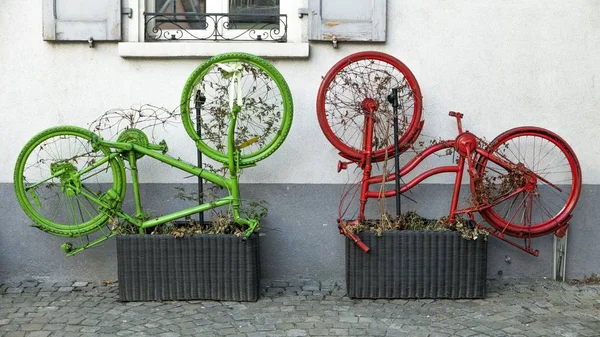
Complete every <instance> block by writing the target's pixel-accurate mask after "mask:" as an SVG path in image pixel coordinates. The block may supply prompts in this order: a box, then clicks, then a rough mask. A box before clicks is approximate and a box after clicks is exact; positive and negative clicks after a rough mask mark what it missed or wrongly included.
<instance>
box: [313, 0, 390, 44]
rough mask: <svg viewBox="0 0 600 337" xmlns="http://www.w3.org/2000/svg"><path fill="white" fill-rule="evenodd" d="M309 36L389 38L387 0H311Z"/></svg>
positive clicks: (365, 39) (379, 39)
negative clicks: (386, 36) (386, 35)
mask: <svg viewBox="0 0 600 337" xmlns="http://www.w3.org/2000/svg"><path fill="white" fill-rule="evenodd" d="M308 9H309V10H308V13H309V20H310V21H309V33H308V38H309V40H318V41H331V40H333V37H334V36H335V38H336V40H338V41H385V25H386V0H361V1H348V0H308Z"/></svg>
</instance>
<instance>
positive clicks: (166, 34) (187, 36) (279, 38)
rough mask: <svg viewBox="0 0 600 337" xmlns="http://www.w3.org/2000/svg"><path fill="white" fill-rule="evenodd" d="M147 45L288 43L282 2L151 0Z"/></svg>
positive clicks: (250, 0)
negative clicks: (162, 42) (237, 42)
mask: <svg viewBox="0 0 600 337" xmlns="http://www.w3.org/2000/svg"><path fill="white" fill-rule="evenodd" d="M148 1H150V4H149V8H148V9H149V10H147V11H146V13H145V14H144V33H145V41H146V42H160V41H173V40H215V41H220V40H227V41H272V42H285V41H286V40H287V16H286V15H285V14H284V15H282V14H280V7H279V0H211V1H207V0H148Z"/></svg>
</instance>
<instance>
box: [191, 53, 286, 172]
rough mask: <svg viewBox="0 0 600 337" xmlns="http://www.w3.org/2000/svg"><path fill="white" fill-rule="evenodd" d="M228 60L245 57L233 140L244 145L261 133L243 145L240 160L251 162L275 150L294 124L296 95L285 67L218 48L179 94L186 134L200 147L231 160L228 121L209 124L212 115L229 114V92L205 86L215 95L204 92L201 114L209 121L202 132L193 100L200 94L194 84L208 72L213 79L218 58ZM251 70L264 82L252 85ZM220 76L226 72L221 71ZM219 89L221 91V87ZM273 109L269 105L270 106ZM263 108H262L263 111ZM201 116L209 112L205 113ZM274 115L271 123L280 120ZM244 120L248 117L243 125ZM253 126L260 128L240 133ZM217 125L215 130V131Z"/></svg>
mask: <svg viewBox="0 0 600 337" xmlns="http://www.w3.org/2000/svg"><path fill="white" fill-rule="evenodd" d="M226 63H241V64H242V67H244V73H243V74H242V80H241V81H240V82H244V81H245V82H244V84H243V86H242V91H243V94H242V99H243V103H242V109H241V111H240V112H239V113H238V123H237V124H236V137H235V141H236V146H238V148H239V147H243V146H244V145H243V144H244V143H247V142H251V141H252V140H253V139H258V141H254V142H253V144H252V145H250V146H246V147H244V148H243V149H241V155H240V165H241V166H246V165H251V164H254V163H256V162H258V161H260V160H263V159H265V158H267V157H268V156H270V155H271V154H273V152H275V150H277V149H278V148H279V147H280V146H281V144H282V143H283V141H284V140H285V138H286V137H287V135H288V133H289V130H290V127H291V125H292V119H293V101H292V95H291V92H290V89H289V87H288V85H287V83H286V81H285V79H284V78H283V76H282V75H281V73H279V71H278V70H277V69H276V68H275V67H274V66H273V65H272V64H271V63H269V62H267V61H266V60H264V59H262V58H260V57H258V56H254V55H251V54H246V53H226V54H220V55H217V56H215V57H213V58H211V59H209V60H207V61H206V62H204V63H202V64H201V65H200V66H198V68H196V70H194V71H193V72H192V74H191V75H190V77H189V78H188V80H187V81H186V83H185V86H184V88H183V92H182V94H181V117H182V121H183V125H184V128H185V130H186V132H187V134H188V135H189V136H190V137H191V138H192V139H193V140H194V141H195V143H196V147H197V148H198V149H199V150H200V151H201V152H202V153H204V154H206V155H207V156H208V157H210V158H212V159H214V160H216V161H218V162H221V163H227V162H228V156H227V146H226V144H227V142H226V137H227V126H228V123H220V122H219V123H216V126H215V124H212V125H211V126H209V125H208V123H211V119H210V118H214V119H217V117H218V116H220V118H222V119H223V118H227V117H228V114H229V106H228V105H227V104H228V102H226V101H225V98H226V97H224V96H223V95H222V94H223V93H222V91H223V89H222V88H221V89H218V88H217V89H215V88H214V87H211V88H206V87H204V88H202V89H204V92H207V93H208V92H211V91H214V93H213V95H214V97H213V95H211V97H206V96H207V95H205V97H206V102H205V103H204V105H203V106H208V109H209V111H208V113H201V114H200V115H201V119H202V123H207V124H206V127H204V126H202V127H201V132H202V137H200V136H198V133H197V130H196V125H195V124H196V120H195V119H196V118H195V117H197V116H196V112H195V108H194V107H193V104H194V101H195V99H196V98H197V97H196V96H197V95H198V94H197V91H196V92H194V89H197V88H199V87H201V86H202V85H203V82H204V79H205V78H207V80H206V82H207V83H209V81H208V80H209V79H210V76H212V74H213V73H215V74H216V73H217V72H218V66H219V64H226ZM259 72H261V73H262V75H258V76H259V77H257V73H259ZM248 74H251V75H252V77H253V78H254V80H257V79H258V80H262V81H263V82H264V84H263V87H258V86H251V85H248V84H247V82H248V80H247V79H248V78H250V77H251V76H246V75H248ZM260 76H262V77H260ZM214 77H215V78H216V77H218V75H215V76H214ZM221 79H226V78H224V77H221ZM271 82H272V84H274V85H275V86H276V87H277V89H278V93H275V95H276V96H278V97H271V95H270V94H269V90H272V89H271V88H270V86H269V83H271ZM223 84H224V83H223ZM263 88H266V89H263ZM261 89H262V90H266V93H263V92H261V91H260V90H261ZM197 90H199V89H197ZM219 91H220V92H221V93H219ZM203 95H204V93H203ZM219 95H221V96H219ZM261 95H265V96H261ZM265 97H266V99H265ZM266 101H271V102H272V103H267V102H266ZM271 108H272V109H271ZM210 109H212V110H210ZM269 109H271V110H270V111H269ZM261 114H263V116H262V117H261ZM267 115H268V117H267V118H266V120H263V118H264V117H265V116H267ZM202 116H206V118H204V117H202ZM255 119H258V120H259V121H258V122H255V121H254V120H255ZM205 120H206V121H205ZM251 121H252V122H251ZM273 121H276V122H277V123H273V125H275V124H276V125H275V126H274V127H273V125H271V123H272V122H273ZM244 122H246V124H245V125H244ZM257 125H258V126H257ZM251 127H252V128H258V130H256V129H255V131H246V133H247V136H245V137H242V136H241V135H242V134H244V132H245V131H244V128H246V130H248V129H250V128H251ZM215 128H216V131H217V132H214V131H215V130H214V129H215ZM261 133H263V134H261ZM205 134H207V135H205Z"/></svg>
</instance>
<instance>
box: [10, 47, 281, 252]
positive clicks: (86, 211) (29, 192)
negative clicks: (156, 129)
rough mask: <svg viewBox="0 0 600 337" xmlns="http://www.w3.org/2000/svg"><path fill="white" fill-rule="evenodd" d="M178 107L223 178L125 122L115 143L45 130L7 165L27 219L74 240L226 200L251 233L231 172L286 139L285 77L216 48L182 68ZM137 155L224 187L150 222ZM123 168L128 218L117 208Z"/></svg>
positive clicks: (79, 132)
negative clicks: (131, 204) (129, 197)
mask: <svg viewBox="0 0 600 337" xmlns="http://www.w3.org/2000/svg"><path fill="white" fill-rule="evenodd" d="M180 108H181V117H182V120H183V125H184V127H185V130H186V132H187V133H188V134H189V136H190V137H192V139H193V140H194V141H195V142H196V146H197V147H198V149H199V150H200V151H201V152H202V153H204V154H206V155H207V156H209V157H210V158H212V159H214V160H216V161H218V162H221V163H223V164H224V165H225V166H226V167H227V169H228V172H229V176H228V177H225V176H221V175H219V174H216V173H213V172H211V171H207V170H205V169H202V168H200V167H198V166H194V165H192V164H189V163H187V162H184V161H182V160H180V159H176V158H174V157H171V156H169V155H167V154H166V153H167V151H168V147H167V144H166V142H165V141H164V140H163V141H161V142H159V144H153V143H150V142H149V140H148V137H147V136H146V134H145V133H144V132H143V131H141V130H139V129H135V128H129V129H126V130H124V131H123V132H122V133H120V134H119V136H118V138H117V140H116V141H107V140H104V139H102V138H101V137H100V136H98V135H96V134H95V133H93V132H91V131H89V130H87V129H84V128H80V127H75V126H58V127H54V128H50V129H47V130H45V131H43V132H41V133H39V134H37V135H36V136H35V137H33V139H31V140H30V141H29V142H28V143H27V144H26V145H25V147H24V148H23V150H22V151H21V153H20V154H19V157H18V159H17V163H16V166H15V172H14V182H15V192H16V196H17V200H18V201H19V204H20V205H21V207H22V208H23V210H24V211H25V213H26V214H27V216H28V217H29V218H31V219H32V220H33V221H34V223H35V224H34V226H36V227H38V228H39V229H41V230H43V231H45V232H48V233H50V234H53V235H57V236H65V237H81V236H87V235H89V234H91V233H94V232H96V231H99V230H102V231H103V232H102V233H104V231H106V229H105V228H106V227H107V225H108V224H109V222H110V221H111V220H113V219H121V220H123V221H127V222H129V223H131V224H134V225H135V226H137V227H138V228H139V231H140V233H143V232H144V231H145V230H146V229H147V228H150V227H154V226H157V225H159V224H163V223H166V222H169V221H173V220H176V219H180V218H183V217H186V216H190V215H192V214H195V213H199V212H203V211H206V210H209V209H212V208H216V207H220V206H224V205H231V208H232V209H233V218H234V221H235V222H236V223H238V224H240V225H243V226H246V227H247V229H246V230H245V232H244V234H245V235H246V236H249V235H250V234H251V233H252V232H253V231H254V230H255V228H256V226H257V224H258V220H257V219H247V218H243V217H241V216H240V213H239V208H240V191H239V185H238V174H239V171H240V170H241V169H242V168H245V167H250V166H253V165H255V163H256V162H258V161H260V160H263V159H265V158H266V157H268V156H269V155H271V154H272V153H273V152H274V151H275V150H276V149H277V148H278V147H279V146H280V145H281V144H282V143H283V141H284V139H285V138H286V136H287V134H288V132H289V129H290V126H291V123H292V115H293V103H292V97H291V93H290V90H289V88H288V85H287V83H286V82H285V80H284V79H283V77H282V76H281V74H280V73H279V71H277V69H275V67H273V65H271V64H270V63H269V62H267V61H265V60H263V59H261V58H259V57H257V56H254V55H249V54H245V53H227V54H221V55H218V56H215V57H213V58H211V59H209V60H208V61H206V62H204V63H202V64H201V65H200V66H199V67H198V68H197V69H196V70H195V71H194V72H193V73H192V74H191V75H190V77H189V79H188V80H187V82H186V84H185V86H184V89H183V93H182V97H181V105H180ZM200 135H201V136H200ZM144 156H148V157H150V158H153V159H156V160H158V161H160V162H163V163H165V164H167V165H170V166H173V167H175V168H177V169H180V170H183V171H185V172H188V173H190V174H192V175H196V176H199V177H201V178H202V179H205V180H207V181H209V182H211V183H213V184H216V185H218V186H221V187H224V188H226V189H227V190H228V192H229V193H228V195H227V196H225V197H221V198H217V199H216V200H213V201H211V202H207V203H203V204H200V205H197V206H194V207H189V208H186V209H183V210H180V211H177V212H173V213H170V214H166V215H162V216H159V217H154V218H149V219H148V218H147V217H146V216H144V212H143V208H142V202H141V197H140V193H139V179H138V169H137V163H138V160H139V159H140V158H142V157H144ZM126 165H127V166H128V169H129V170H130V176H131V182H132V186H133V196H134V200H135V215H129V214H126V213H125V212H124V211H123V210H122V208H121V206H122V204H123V201H124V199H125V190H126V175H125V167H126ZM114 235H115V233H114V232H111V231H110V230H108V232H107V233H106V234H103V235H102V236H100V237H99V238H97V239H94V240H88V242H87V243H85V244H83V245H81V246H80V247H73V246H72V245H71V244H70V243H67V244H64V245H62V246H61V248H62V249H63V250H65V252H66V253H67V255H68V256H70V255H73V254H75V253H77V252H80V251H82V250H83V249H86V248H89V247H91V246H94V245H96V244H98V243H100V242H102V241H104V240H106V239H108V238H109V237H111V236H114Z"/></svg>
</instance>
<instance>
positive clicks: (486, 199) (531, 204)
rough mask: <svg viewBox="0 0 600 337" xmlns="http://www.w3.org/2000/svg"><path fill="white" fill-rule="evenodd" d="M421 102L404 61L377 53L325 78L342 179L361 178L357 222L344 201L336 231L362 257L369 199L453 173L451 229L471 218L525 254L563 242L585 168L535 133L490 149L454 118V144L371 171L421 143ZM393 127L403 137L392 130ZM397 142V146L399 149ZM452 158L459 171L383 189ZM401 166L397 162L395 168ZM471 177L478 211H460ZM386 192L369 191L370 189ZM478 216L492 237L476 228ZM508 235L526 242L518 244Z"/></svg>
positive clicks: (524, 132)
mask: <svg viewBox="0 0 600 337" xmlns="http://www.w3.org/2000/svg"><path fill="white" fill-rule="evenodd" d="M421 112H422V97H421V91H420V88H419V85H418V83H417V81H416V79H415V77H414V75H413V74H412V72H411V71H410V70H409V69H408V67H406V66H405V65H404V64H403V63H402V62H400V61H399V60H398V59H396V58H394V57H392V56H390V55H387V54H384V53H380V52H360V53H356V54H352V55H350V56H347V57H345V58H344V59H342V60H341V61H339V62H338V63H336V64H335V65H334V66H333V67H332V68H331V69H330V70H329V72H328V73H327V74H326V76H325V77H324V79H323V81H322V83H321V86H320V88H319V93H318V97H317V115H318V120H319V124H320V126H321V129H322V130H323V132H324V134H325V136H326V138H327V139H328V140H329V141H330V142H331V143H332V144H333V146H334V147H336V148H337V149H338V150H339V154H340V155H341V156H342V157H344V158H345V159H347V160H348V161H345V162H342V161H340V162H339V164H338V172H339V171H341V170H343V169H346V168H347V167H348V165H350V164H357V166H358V167H360V168H361V169H362V170H363V173H362V179H361V181H360V182H359V183H358V184H357V186H356V187H355V188H354V195H353V196H352V197H354V196H355V195H356V193H358V191H360V197H359V210H358V216H357V217H356V218H355V219H344V215H345V214H344V213H345V211H346V210H347V208H348V206H346V207H345V208H344V207H343V205H342V204H343V203H345V205H348V204H349V203H348V200H345V199H346V198H347V197H349V192H351V191H352V189H350V190H348V191H347V192H346V194H344V196H343V197H342V200H341V202H340V213H339V217H338V226H339V229H340V233H342V234H344V235H346V236H348V237H349V238H350V239H352V240H353V241H354V242H355V243H356V244H357V245H358V246H359V247H360V248H361V249H362V250H364V251H368V250H369V248H368V247H367V246H366V245H365V244H364V243H363V242H361V240H360V238H359V237H358V236H357V235H355V234H353V233H352V231H351V230H350V227H351V226H353V225H355V224H357V223H361V222H363V221H364V220H365V207H366V204H367V201H368V199H370V198H385V197H392V196H397V195H399V194H401V193H404V192H407V191H409V190H410V189H412V188H413V187H415V186H416V185H417V184H419V183H420V182H422V181H423V180H425V179H427V178H429V177H431V176H434V175H437V174H441V173H454V174H455V175H456V177H455V180H454V188H453V194H452V198H451V202H450V211H449V214H448V221H449V222H453V221H456V217H457V216H461V215H465V216H467V217H468V218H469V220H470V221H472V222H473V223H474V224H475V226H477V227H479V228H485V229H486V230H487V231H488V232H489V233H490V234H492V235H494V236H496V237H498V238H500V239H502V240H504V241H506V242H508V243H510V244H512V245H514V246H516V247H519V248H521V249H523V250H524V251H526V252H528V253H530V254H533V255H536V256H537V255H538V253H539V252H538V251H537V250H534V249H532V248H531V238H533V237H538V236H542V235H546V234H549V233H555V234H556V235H557V236H562V235H564V233H565V232H566V230H567V228H568V222H569V219H570V218H571V213H572V211H573V209H574V207H575V205H576V203H577V200H578V198H579V194H580V191H581V169H580V167H579V162H578V160H577V157H576V156H575V153H574V152H573V150H572V149H571V147H570V146H569V145H568V144H567V143H566V142H565V141H564V140H563V139H562V138H561V137H559V136H558V135H556V134H555V133H553V132H551V131H549V130H546V129H543V128H540V127H535V126H524V127H517V128H514V129H510V130H508V131H506V132H504V133H502V134H500V135H499V136H498V137H496V138H495V139H494V140H492V141H491V142H490V143H489V144H487V143H486V142H485V141H484V140H483V139H481V138H479V137H477V136H475V135H474V134H473V133H471V132H469V131H463V128H462V123H461V119H462V117H463V114H461V113H459V112H452V111H451V112H450V116H452V117H454V118H455V119H456V122H457V126H458V136H457V137H456V138H455V139H453V140H442V141H437V142H434V143H433V144H432V145H431V146H429V147H427V148H425V149H424V150H423V151H422V152H419V153H417V154H416V155H415V157H413V158H412V159H411V160H410V161H408V163H407V164H406V165H405V166H403V167H401V168H400V166H399V165H397V164H396V165H395V167H394V171H393V172H390V171H385V172H383V173H382V174H381V175H377V176H372V170H373V164H374V163H378V162H385V161H387V160H388V159H391V158H393V157H396V158H398V156H399V155H400V154H401V153H403V152H405V151H407V150H408V149H410V148H411V147H412V146H413V143H414V142H415V141H416V140H417V138H418V137H419V135H420V133H421V130H422V128H423V123H424V121H423V120H421ZM394 119H395V121H396V125H397V131H396V132H395V133H396V138H394V132H392V133H390V132H389V125H391V124H392V123H393V121H394ZM394 139H397V141H396V140H394ZM448 150H450V151H451V152H452V151H455V152H456V153H457V154H458V160H457V161H456V164H455V165H449V166H441V167H434V168H431V169H429V170H427V171H425V172H422V173H420V174H418V175H417V176H416V177H414V178H413V179H411V180H410V181H408V182H406V183H405V184H404V185H402V186H401V187H400V186H399V185H397V186H398V187H397V188H396V189H389V188H387V189H386V188H385V186H386V185H385V183H387V182H390V181H393V180H395V181H396V182H399V181H400V179H401V177H404V176H405V175H407V174H408V173H410V172H411V171H412V170H414V169H415V168H416V167H417V166H418V165H419V164H420V163H421V162H422V161H423V160H424V159H425V158H427V157H429V156H431V155H433V154H435V153H437V152H439V151H448ZM396 163H397V162H396ZM465 169H466V172H467V174H468V178H469V186H470V193H471V204H470V205H469V206H467V207H458V201H459V196H460V192H461V182H462V179H463V173H464V171H465ZM375 184H383V186H384V188H381V189H378V190H376V191H374V190H370V186H371V185H375ZM475 213H479V214H480V215H481V217H482V218H483V219H484V220H485V222H487V223H488V224H489V225H490V226H491V228H489V227H483V225H482V223H481V221H476V219H475ZM507 236H510V237H515V238H520V239H525V243H524V245H520V244H518V243H516V242H514V241H512V240H509V239H508V238H507Z"/></svg>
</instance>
